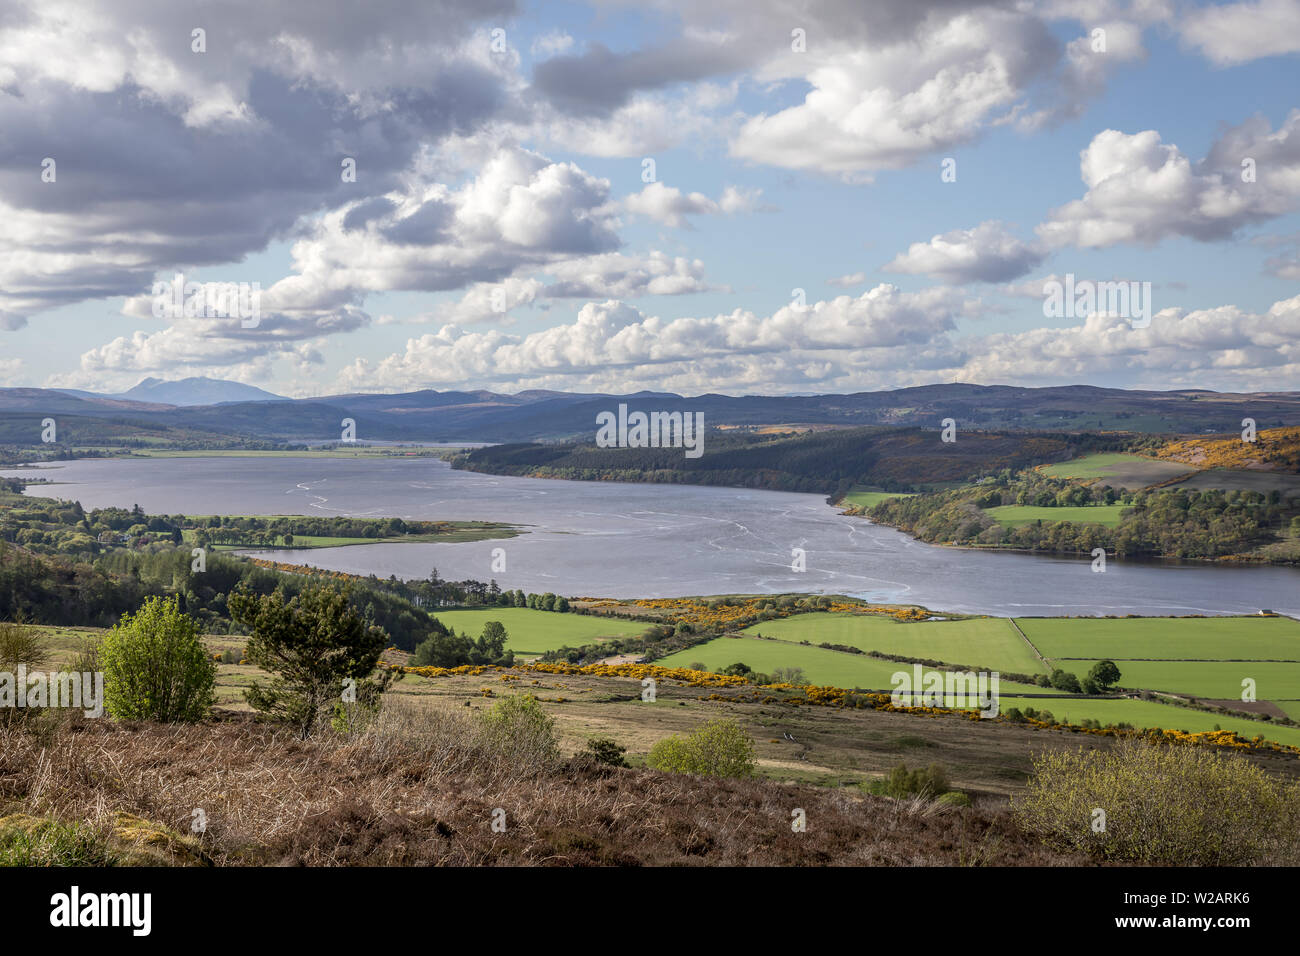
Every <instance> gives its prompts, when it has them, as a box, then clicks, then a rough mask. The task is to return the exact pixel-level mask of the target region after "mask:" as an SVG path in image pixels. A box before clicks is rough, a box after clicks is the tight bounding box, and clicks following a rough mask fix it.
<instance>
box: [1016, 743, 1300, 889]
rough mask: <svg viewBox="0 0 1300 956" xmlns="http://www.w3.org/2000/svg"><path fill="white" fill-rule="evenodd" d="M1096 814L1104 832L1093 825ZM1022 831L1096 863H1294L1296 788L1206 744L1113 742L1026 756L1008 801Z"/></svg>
mask: <svg viewBox="0 0 1300 956" xmlns="http://www.w3.org/2000/svg"><path fill="white" fill-rule="evenodd" d="M1096 810H1103V811H1105V826H1104V828H1101V827H1099V828H1097V829H1094V820H1095V819H1099V818H1098V817H1096V816H1095V811H1096ZM1012 812H1013V814H1014V815H1015V817H1016V818H1017V820H1018V821H1019V823H1020V824H1021V826H1023V827H1024V828H1025V829H1027V830H1028V831H1030V832H1031V833H1035V834H1037V835H1039V836H1040V837H1041V838H1043V839H1044V840H1045V841H1047V842H1049V843H1055V844H1059V845H1064V846H1068V847H1072V848H1075V849H1079V850H1083V851H1085V852H1087V853H1090V854H1091V855H1093V856H1095V857H1097V858H1100V859H1106V860H1113V861H1120V862H1136V863H1163V864H1174V865H1184V866H1186V865H1192V866H1246V865H1258V864H1263V863H1267V864H1270V865H1279V864H1295V863H1296V862H1300V785H1297V784H1296V783H1285V782H1283V781H1280V780H1278V779H1276V778H1274V777H1271V776H1269V775H1268V774H1267V773H1265V772H1264V771H1263V770H1261V769H1260V768H1259V767H1256V766H1255V765H1253V764H1251V763H1249V762H1248V761H1246V760H1245V759H1244V758H1242V757H1238V756H1235V755H1224V754H1220V753H1218V752H1216V751H1214V750H1212V749H1210V748H1202V747H1194V746H1188V745H1156V744H1150V743H1145V742H1141V741H1136V740H1125V741H1121V742H1120V743H1119V744H1118V745H1117V746H1116V747H1115V749H1114V750H1112V751H1110V752H1109V753H1102V752H1099V751H1078V752H1069V751H1057V752H1049V753H1044V754H1042V755H1040V756H1039V757H1036V758H1035V759H1034V776H1033V778H1032V779H1031V780H1030V783H1029V788H1028V789H1027V790H1026V792H1025V793H1024V794H1023V795H1021V796H1019V797H1016V798H1013V800H1012Z"/></svg>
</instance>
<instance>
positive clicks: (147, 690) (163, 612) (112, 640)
mask: <svg viewBox="0 0 1300 956" xmlns="http://www.w3.org/2000/svg"><path fill="white" fill-rule="evenodd" d="M99 659H100V663H101V666H102V667H103V669H104V706H105V708H106V709H107V710H108V712H109V713H110V714H112V715H113V716H114V717H116V718H118V719H119V720H157V721H161V722H164V723H170V722H175V721H195V720H202V719H203V718H204V717H206V716H207V714H208V708H209V707H211V706H212V699H213V694H212V687H213V684H214V683H215V681H216V675H217V666H216V662H214V661H213V660H212V659H211V658H210V657H208V652H207V650H206V648H204V646H203V642H202V641H201V640H199V626H198V624H197V623H195V621H194V619H193V618H191V617H189V616H188V615H187V614H184V613H182V612H181V610H180V608H179V607H178V606H177V603H176V599H175V598H171V599H170V600H163V599H162V598H158V597H152V598H148V599H147V600H146V601H145V602H144V604H143V605H142V606H141V607H140V610H139V611H137V612H136V613H135V614H134V615H131V614H123V615H122V620H121V621H120V622H119V623H118V624H117V625H116V626H115V627H114V628H113V629H112V630H111V631H109V632H108V633H107V634H106V635H104V640H103V643H102V644H101V645H100V648H99Z"/></svg>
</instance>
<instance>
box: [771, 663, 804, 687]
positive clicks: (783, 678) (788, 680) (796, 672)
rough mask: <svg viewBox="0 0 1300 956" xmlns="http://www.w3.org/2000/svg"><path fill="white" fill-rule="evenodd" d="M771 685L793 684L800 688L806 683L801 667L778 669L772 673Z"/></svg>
mask: <svg viewBox="0 0 1300 956" xmlns="http://www.w3.org/2000/svg"><path fill="white" fill-rule="evenodd" d="M771 683H773V684H793V685H795V686H796V687H802V686H804V685H805V684H807V683H808V678H807V676H805V674H804V672H803V668H802V667H778V668H776V669H774V670H773V671H772V680H771Z"/></svg>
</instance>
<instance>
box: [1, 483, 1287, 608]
mask: <svg viewBox="0 0 1300 956" xmlns="http://www.w3.org/2000/svg"><path fill="white" fill-rule="evenodd" d="M5 474H26V475H35V474H39V475H41V476H44V477H48V478H50V479H51V480H53V481H57V482H60V483H61V484H59V485H56V486H51V487H49V488H44V489H42V488H39V487H37V488H34V489H33V493H35V494H44V495H53V496H56V497H62V498H75V499H77V500H79V501H81V503H82V504H83V505H84V506H85V507H86V508H95V507H103V506H106V505H119V506H126V507H129V506H131V505H133V504H139V505H140V506H141V507H143V508H144V509H145V510H146V511H149V512H153V513H178V512H179V513H190V514H284V515H288V514H324V515H355V516H372V517H401V518H416V519H463V520H468V519H479V520H490V521H506V522H510V523H513V524H518V525H526V526H528V527H529V532H528V533H527V534H524V535H522V536H521V537H517V538H512V539H510V540H507V541H480V542H471V543H463V544H377V545H364V546H353V547H345V548H329V549H321V550H307V551H283V550H281V551H275V552H258V553H259V554H260V555H261V556H264V557H274V558H276V559H278V560H282V561H289V562H292V563H300V564H312V565H315V566H317V567H322V568H330V569H333V570H339V571H350V572H354V573H358V574H371V573H373V574H378V575H380V576H383V577H387V576H388V575H390V574H396V575H397V576H398V577H404V578H406V577H425V576H427V575H428V573H429V571H430V570H431V569H432V568H435V567H436V568H437V569H438V571H439V573H440V574H441V575H442V577H444V578H449V579H453V580H457V579H464V578H476V579H478V580H488V579H489V578H496V580H497V582H498V583H499V584H500V585H501V586H502V587H504V588H522V589H524V590H526V591H555V592H556V593H561V594H569V595H604V596H610V597H633V596H640V597H671V596H678V595H688V594H722V593H731V592H739V593H761V592H773V591H814V592H828V593H829V592H834V593H843V594H850V595H855V596H858V597H863V598H869V599H872V600H881V601H906V602H910V603H917V604H923V605H926V606H927V607H931V608H935V609H943V610H950V611H962V612H980V613H990V614H1191V613H1232V612H1251V611H1256V610H1258V609H1260V608H1272V609H1274V610H1276V611H1279V612H1281V613H1285V614H1291V615H1295V616H1300V570H1296V569H1292V568H1267V567H1249V568H1239V567H1222V566H1209V565H1170V564H1150V563H1123V562H1117V561H1111V562H1110V563H1109V564H1108V567H1107V570H1106V572H1105V573H1104V574H1098V573H1094V572H1093V571H1092V570H1091V561H1090V560H1088V559H1071V560H1058V559H1054V558H1044V557H1034V556H1029V555H1018V554H995V553H989V552H978V551H967V550H958V549H949V548H940V547H934V546H932V545H927V544H922V543H920V542H917V541H913V540H912V539H910V538H908V537H907V536H906V535H904V534H901V533H900V532H897V531H894V530H892V529H890V528H884V527H880V526H877V525H872V524H870V523H869V522H867V521H865V520H863V519H861V518H846V517H843V516H841V515H839V514H838V513H837V510H836V509H835V508H832V507H831V506H829V505H827V504H826V503H825V500H824V499H823V498H822V497H820V496H817V495H803V494H791V493H786V492H777V491H747V490H743V489H736V488H704V487H693V486H687V485H633V484H621V483H614V482H575V481H541V480H535V479H529V478H506V477H496V476H492V475H481V474H476V473H473V472H463V471H453V470H452V469H451V468H450V467H449V466H448V465H447V464H446V463H445V462H442V461H437V460H434V459H411V460H407V461H403V460H389V459H379V460H360V459H359V460H351V459H320V460H315V461H308V460H304V459H301V458H258V459H249V458H243V459H240V458H158V459H148V460H84V461H73V462H66V463H59V464H58V465H56V466H54V467H50V468H46V469H42V470H40V471H39V472H35V471H32V470H30V469H29V470H26V471H23V472H15V471H7V472H5ZM496 547H503V548H505V550H506V571H505V572H504V573H495V574H494V573H493V572H492V570H491V560H492V554H491V553H492V549H493V548H496ZM793 548H803V549H804V550H805V551H806V554H807V571H806V572H804V573H795V572H793V571H792V570H791V561H792V558H791V549H793Z"/></svg>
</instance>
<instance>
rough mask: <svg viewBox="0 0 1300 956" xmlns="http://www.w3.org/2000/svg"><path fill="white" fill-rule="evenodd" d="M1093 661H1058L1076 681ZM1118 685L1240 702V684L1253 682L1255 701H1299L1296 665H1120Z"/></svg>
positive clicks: (1299, 670)
mask: <svg viewBox="0 0 1300 956" xmlns="http://www.w3.org/2000/svg"><path fill="white" fill-rule="evenodd" d="M1095 663H1096V661H1062V662H1061V666H1062V667H1063V668H1064V669H1065V670H1067V671H1073V672H1074V673H1075V674H1077V675H1078V676H1079V677H1080V678H1082V677H1083V675H1084V674H1086V673H1088V670H1089V668H1091V667H1092V665H1093V664H1095ZM1115 666H1116V667H1118V668H1119V670H1120V674H1121V675H1122V676H1121V677H1120V681H1119V685H1120V686H1121V687H1132V688H1140V689H1142V690H1166V691H1172V692H1175V693H1179V694H1191V695H1192V696H1193V697H1208V698H1210V699H1214V700H1240V699H1241V690H1242V684H1241V682H1242V680H1243V679H1244V678H1247V677H1249V678H1252V679H1253V680H1254V681H1255V697H1256V698H1257V699H1259V700H1279V699H1282V700H1285V699H1286V698H1289V697H1294V698H1300V664H1294V663H1288V664H1280V663H1276V662H1267V663H1266V662H1263V661H1120V662H1117V663H1116V665H1115Z"/></svg>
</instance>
